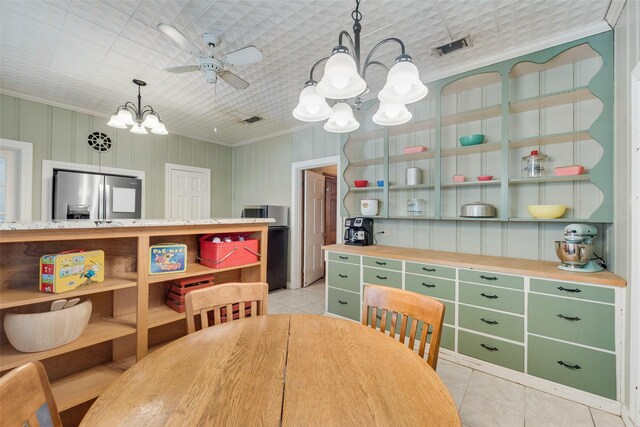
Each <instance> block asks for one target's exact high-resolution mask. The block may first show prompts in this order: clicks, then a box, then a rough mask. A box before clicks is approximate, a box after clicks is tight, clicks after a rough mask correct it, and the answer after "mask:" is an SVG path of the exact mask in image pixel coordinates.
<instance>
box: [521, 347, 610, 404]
mask: <svg viewBox="0 0 640 427" xmlns="http://www.w3.org/2000/svg"><path fill="white" fill-rule="evenodd" d="M527 356H528V357H527V372H528V373H529V374H530V375H535V376H536V377H540V378H544V379H547V380H550V381H554V382H557V383H560V384H564V385H567V386H569V387H574V388H578V389H580V390H584V391H587V392H589V393H594V394H598V395H600V396H604V397H607V398H609V399H614V400H615V399H616V356H615V355H614V354H611V353H605V352H603V351H598V350H593V349H589V348H583V347H579V346H576V345H572V344H567V343H562V342H558V341H553V340H549V339H545V338H541V337H536V336H532V335H529V345H528V349H527Z"/></svg>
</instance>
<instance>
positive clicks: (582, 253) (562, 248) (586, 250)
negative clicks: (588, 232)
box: [555, 240, 592, 267]
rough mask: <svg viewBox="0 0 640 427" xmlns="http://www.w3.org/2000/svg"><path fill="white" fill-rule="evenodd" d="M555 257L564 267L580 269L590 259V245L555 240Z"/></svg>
mask: <svg viewBox="0 0 640 427" xmlns="http://www.w3.org/2000/svg"><path fill="white" fill-rule="evenodd" d="M555 246H556V255H558V258H560V261H562V263H563V264H565V265H570V266H574V267H582V266H583V265H585V264H587V263H588V262H589V260H590V259H591V251H592V246H591V244H590V243H576V242H567V241H565V240H556V245H555Z"/></svg>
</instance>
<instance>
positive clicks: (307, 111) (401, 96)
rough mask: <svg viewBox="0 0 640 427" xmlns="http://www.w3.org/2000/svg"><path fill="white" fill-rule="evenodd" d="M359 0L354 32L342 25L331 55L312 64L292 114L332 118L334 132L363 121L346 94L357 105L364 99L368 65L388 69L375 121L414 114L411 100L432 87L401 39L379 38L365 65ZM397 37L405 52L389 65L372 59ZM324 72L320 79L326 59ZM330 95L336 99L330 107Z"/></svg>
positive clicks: (402, 119)
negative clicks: (320, 68)
mask: <svg viewBox="0 0 640 427" xmlns="http://www.w3.org/2000/svg"><path fill="white" fill-rule="evenodd" d="M359 7H360V0H356V8H355V10H354V11H353V12H351V18H352V19H353V34H354V37H353V38H352V37H351V35H350V34H349V33H348V32H347V31H344V30H343V31H341V32H340V35H339V36H338V46H336V47H334V48H333V51H332V53H331V56H329V57H325V58H322V59H320V60H319V61H318V62H316V63H315V64H314V65H313V67H311V72H310V73H309V80H307V82H306V83H305V87H304V89H303V90H302V92H301V93H300V101H299V103H298V105H297V106H296V108H295V109H294V110H293V116H294V117H295V118H296V119H298V120H301V121H304V122H319V121H322V120H327V119H328V120H327V122H326V123H325V125H324V129H325V130H327V131H329V132H335V133H344V132H351V131H354V130H356V129H358V128H359V127H360V123H358V121H357V120H356V119H355V117H354V116H353V109H352V107H351V106H350V105H349V104H348V103H347V100H348V99H350V98H354V100H353V102H352V104H353V106H354V107H355V108H356V110H359V109H360V106H361V105H362V96H364V95H366V94H367V93H368V91H369V89H368V87H367V82H366V81H365V78H366V73H367V69H368V68H369V66H371V65H377V66H380V67H382V68H384V69H385V70H387V71H388V74H387V81H386V83H385V85H384V87H383V88H382V90H381V91H380V92H379V93H378V99H379V100H380V106H379V107H378V111H377V112H376V114H375V115H374V116H373V121H374V123H376V124H379V125H383V126H394V125H400V124H402V123H406V122H408V121H409V120H411V117H412V115H411V113H410V112H409V110H407V107H406V104H410V103H413V102H416V101H419V100H421V99H422V98H424V97H425V96H426V95H427V93H428V92H429V90H428V89H427V87H426V86H425V85H424V84H423V83H422V82H421V81H420V76H419V73H418V68H417V67H416V66H415V65H414V64H413V62H412V60H411V56H409V55H407V54H406V53H405V47H404V43H403V42H402V40H400V39H398V38H396V37H389V38H386V39H384V40H382V41H380V42H378V43H377V44H376V45H375V46H374V47H373V48H372V49H371V51H370V52H369V53H368V54H367V56H366V59H365V61H364V64H363V65H362V67H361V66H360V31H361V30H362V26H361V25H360V21H361V20H362V13H360V11H359V10H358V9H359ZM343 38H345V39H346V40H347V41H348V42H349V47H350V48H351V51H350V50H349V49H348V48H347V47H346V46H344V45H343V43H342V40H343ZM391 42H393V43H397V44H398V45H399V46H400V55H399V56H397V57H396V59H395V64H394V65H393V66H392V67H391V69H390V70H389V68H388V67H387V66H386V65H384V64H383V63H382V62H379V61H375V60H372V56H373V54H374V52H375V51H376V50H377V49H378V48H379V47H380V46H382V45H384V44H386V43H391ZM325 61H326V64H325V67H324V75H323V77H322V79H321V80H320V82H317V81H315V80H314V79H313V72H314V71H315V69H316V67H318V66H319V65H320V64H321V63H323V62H325ZM325 98H329V99H334V100H336V102H335V104H334V105H333V107H330V106H329V104H328V103H327V101H326V99H325Z"/></svg>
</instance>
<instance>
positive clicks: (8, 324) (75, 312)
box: [4, 300, 92, 353]
mask: <svg viewBox="0 0 640 427" xmlns="http://www.w3.org/2000/svg"><path fill="white" fill-rule="evenodd" d="M91 308H92V305H91V300H86V301H84V302H82V303H80V304H78V305H74V306H73V307H69V308H64V309H62V310H57V311H45V312H44V313H31V314H17V313H7V315H6V316H5V318H4V330H5V332H6V333H7V338H8V339H9V342H10V343H11V345H12V346H13V347H14V348H15V349H16V350H18V351H22V352H24V353H33V352H36V351H44V350H49V349H52V348H56V347H60V346H63V345H65V344H68V343H70V342H71V341H74V340H76V339H77V338H78V337H79V336H80V335H82V333H83V332H84V330H85V328H86V327H87V324H88V323H89V317H91Z"/></svg>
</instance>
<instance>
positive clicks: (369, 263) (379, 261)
mask: <svg viewBox="0 0 640 427" xmlns="http://www.w3.org/2000/svg"><path fill="white" fill-rule="evenodd" d="M362 264H363V265H364V266H365V267H375V268H384V269H385V270H395V271H401V270H402V261H399V260H397V259H386V258H374V257H369V256H366V257H363V258H362Z"/></svg>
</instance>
